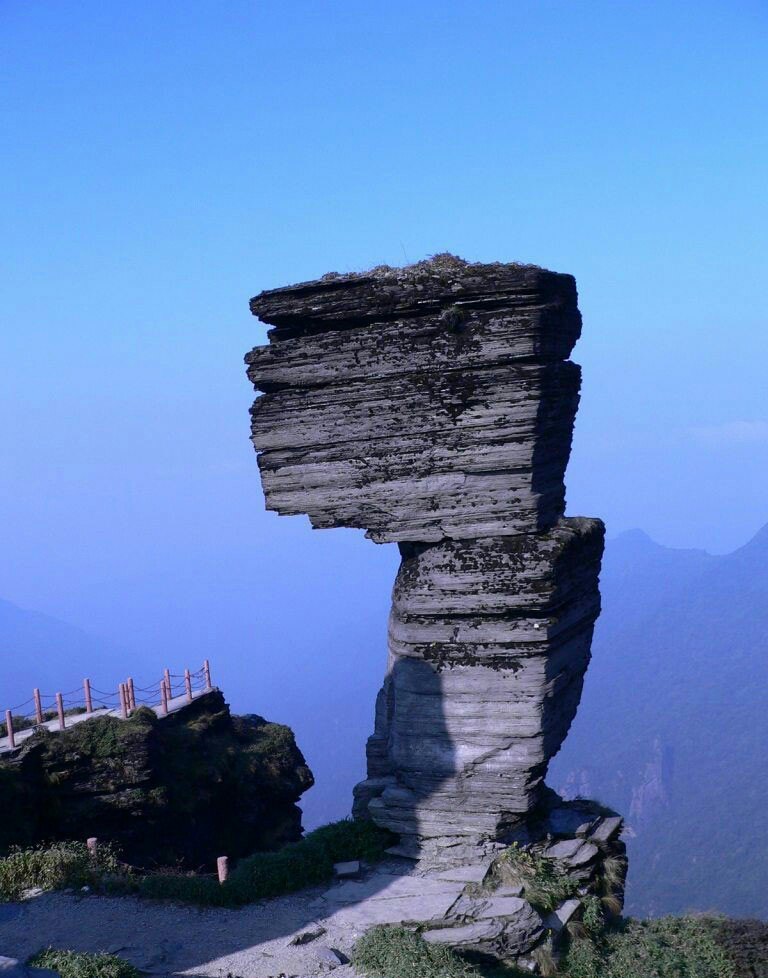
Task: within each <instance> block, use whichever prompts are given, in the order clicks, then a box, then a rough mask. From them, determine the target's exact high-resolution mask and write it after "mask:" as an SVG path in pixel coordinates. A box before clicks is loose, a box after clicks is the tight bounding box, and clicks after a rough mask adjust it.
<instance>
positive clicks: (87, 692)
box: [83, 679, 93, 713]
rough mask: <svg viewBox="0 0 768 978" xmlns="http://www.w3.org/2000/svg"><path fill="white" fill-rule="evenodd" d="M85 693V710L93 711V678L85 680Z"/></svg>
mask: <svg viewBox="0 0 768 978" xmlns="http://www.w3.org/2000/svg"><path fill="white" fill-rule="evenodd" d="M83 693H85V712H86V713H93V699H92V697H91V680H90V679H84V680H83Z"/></svg>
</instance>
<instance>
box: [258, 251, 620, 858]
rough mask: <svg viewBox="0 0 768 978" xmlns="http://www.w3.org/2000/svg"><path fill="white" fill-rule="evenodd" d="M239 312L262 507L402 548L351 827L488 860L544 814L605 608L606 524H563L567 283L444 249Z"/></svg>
mask: <svg viewBox="0 0 768 978" xmlns="http://www.w3.org/2000/svg"><path fill="white" fill-rule="evenodd" d="M251 309H252V311H253V313H254V314H255V315H257V316H258V317H259V318H260V319H261V320H262V321H264V322H265V323H268V324H270V325H271V326H272V327H273V328H272V329H271V330H270V333H269V340H270V342H269V345H268V346H262V347H257V348H256V349H254V350H252V351H251V353H249V354H248V356H247V357H246V362H247V364H248V376H249V378H250V379H251V381H252V382H253V384H254V386H255V387H256V389H257V390H259V391H262V392H263V394H262V396H261V397H259V398H258V399H257V400H256V403H255V404H254V407H253V411H252V416H253V442H254V445H255V447H256V450H257V451H258V453H259V459H258V461H259V469H260V471H261V479H262V484H263V487H264V493H265V496H266V501H267V507H268V508H269V509H273V510H277V511H278V512H279V513H283V514H292V513H306V514H308V515H309V518H310V520H311V522H312V525H313V526H315V527H335V526H345V527H361V528H364V529H366V530H367V534H368V536H369V537H371V539H373V540H374V541H376V542H378V543H384V542H397V543H398V544H399V546H400V551H401V555H402V564H401V567H400V571H399V573H398V576H397V580H396V582H395V588H394V596H393V603H392V613H391V618H390V627H389V663H388V668H387V674H386V679H385V681H384V687H383V689H382V691H381V693H380V694H379V698H378V702H377V706H376V721H375V732H374V734H373V736H372V737H371V738H370V740H369V743H368V778H367V780H366V781H364V782H363V783H362V784H360V785H358V787H357V788H356V790H355V814H356V815H357V816H358V817H370V818H372V819H373V820H374V821H375V822H376V823H378V824H379V825H382V826H385V827H387V828H390V829H392V830H393V831H395V832H397V833H399V835H400V837H401V847H400V851H401V852H403V853H404V854H409V855H412V856H421V857H425V854H426V855H428V856H429V858H430V859H432V860H434V861H437V862H438V863H442V864H444V865H445V864H450V863H452V862H453V863H456V862H460V861H462V860H464V861H466V859H467V858H468V853H470V852H474V853H477V852H478V851H484V850H485V851H488V850H490V851H493V850H494V848H495V847H498V846H499V844H500V843H504V842H505V841H507V840H510V839H512V838H517V837H519V834H520V832H521V831H523V830H524V827H525V826H526V825H527V824H529V823H531V822H532V820H534V821H535V819H536V818H539V819H540V818H541V812H542V810H543V808H546V806H547V805H549V806H550V808H551V807H552V805H553V804H554V802H552V800H551V795H549V794H548V793H547V791H546V789H545V788H544V785H543V779H544V776H545V773H546V769H547V764H548V762H549V760H550V758H551V757H552V756H553V755H554V754H555V753H556V752H557V751H558V750H559V748H560V745H561V744H562V742H563V738H564V737H565V735H566V733H567V732H568V728H569V726H570V724H571V722H572V720H573V717H574V715H575V712H576V709H577V706H578V703H579V699H580V696H581V689H582V682H583V678H584V673H585V670H586V668H587V664H588V662H589V657H590V644H591V639H592V630H593V626H594V622H595V619H596V618H597V615H598V613H599V609H600V597H599V590H598V574H599V570H600V559H601V555H602V549H603V526H602V523H601V522H600V521H599V520H591V519H582V518H576V519H574V518H570V519H567V518H564V515H563V514H564V510H565V487H564V481H563V479H564V473H565V468H566V465H567V463H568V457H569V454H570V447H571V436H572V431H573V423H574V419H575V415H576V409H577V406H578V401H579V386H580V370H579V367H578V366H577V365H576V364H574V363H572V362H571V361H570V360H569V359H568V357H569V356H570V353H571V350H572V349H573V346H574V343H575V342H576V340H577V339H578V337H579V333H580V329H581V316H580V314H579V311H578V306H577V296H576V283H575V281H574V279H573V277H572V276H570V275H562V274H558V273H555V272H550V271H546V270H544V269H541V268H537V267H534V266H530V265H520V264H470V263H467V262H464V261H462V260H461V259H458V258H455V257H453V256H450V255H439V256H436V257H435V258H433V259H430V260H427V261H423V262H419V263H418V264H416V265H412V266H409V267H407V268H402V269H392V268H388V267H382V268H376V269H373V270H372V271H370V272H366V273H362V274H349V275H336V274H330V275H326V276H324V277H323V278H322V279H319V280H317V281H313V282H306V283H303V284H300V285H294V286H289V287H287V288H281V289H274V290H270V291H268V292H263V293H261V295H259V296H257V297H256V298H254V299H253V300H252V301H251Z"/></svg>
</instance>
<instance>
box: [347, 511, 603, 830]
mask: <svg viewBox="0 0 768 978" xmlns="http://www.w3.org/2000/svg"><path fill="white" fill-rule="evenodd" d="M602 546H603V527H602V524H601V523H600V522H599V521H597V520H586V519H569V520H565V519H564V520H562V521H561V522H560V523H558V525H557V526H556V527H555V528H553V529H552V530H550V531H549V532H548V533H546V534H527V535H519V536H515V537H497V538H486V539H481V540H474V541H469V540H461V541H445V542H443V543H441V544H435V545H432V546H426V547H413V546H403V548H402V549H403V550H404V557H403V562H402V564H401V567H400V572H399V574H398V577H397V580H396V582H395V588H394V595H393V602H392V612H391V615H390V626H389V649H390V652H389V669H388V675H387V679H386V681H385V684H384V688H383V690H382V693H381V694H380V697H379V704H378V708H377V711H376V730H375V733H374V735H373V737H371V739H370V741H369V745H368V757H369V778H368V780H367V781H366V782H364V783H363V784H362V785H360V786H358V789H357V798H358V805H357V810H358V812H360V813H362V811H363V810H364V809H365V808H366V807H367V808H368V811H369V812H370V813H371V814H372V815H373V817H374V818H375V819H376V821H377V822H378V823H379V824H381V825H385V826H386V827H387V828H390V829H392V830H393V831H396V832H399V833H401V834H403V835H405V836H410V837H411V838H412V839H414V840H418V842H419V844H421V845H423V843H424V842H425V840H428V839H434V838H437V839H441V840H442V843H443V844H444V845H445V844H447V843H448V842H449V841H450V843H451V844H453V845H457V844H460V842H461V839H462V837H467V836H469V837H475V836H477V835H478V834H480V835H482V836H483V837H485V838H488V839H496V838H501V837H503V835H504V833H505V832H506V831H508V830H509V829H510V828H511V827H512V826H513V825H515V824H516V822H517V821H518V820H519V816H520V815H521V814H525V813H527V812H529V811H530V810H531V809H532V808H534V807H535V806H536V804H537V803H538V801H539V790H540V787H541V785H542V780H543V777H544V773H545V771H546V764H547V762H548V760H549V758H550V757H551V756H552V755H553V754H554V753H556V752H557V750H559V748H560V745H561V743H562V741H563V739H564V737H565V735H566V733H567V731H568V728H569V727H570V724H571V721H572V720H573V717H574V715H575V713H576V708H577V706H578V702H579V699H580V696H581V688H582V682H583V677H584V672H585V670H586V667H587V664H588V662H589V654H590V644H591V639H592V630H593V626H594V622H595V619H596V617H597V615H598V613H599V593H598V590H597V576H598V572H599V567H600V555H601V553H602Z"/></svg>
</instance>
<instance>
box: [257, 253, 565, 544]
mask: <svg viewBox="0 0 768 978" xmlns="http://www.w3.org/2000/svg"><path fill="white" fill-rule="evenodd" d="M427 264H428V263H427ZM416 269H417V270H416V271H411V272H410V274H408V273H407V270H406V271H405V272H403V273H402V274H401V275H400V276H399V277H395V276H392V277H390V276H389V275H387V274H382V275H379V276H376V275H371V276H345V277H343V278H339V279H331V280H329V281H325V280H321V281H319V282H315V283H306V284H305V285H301V286H294V287H292V288H289V289H277V290H273V291H271V292H265V293H262V294H261V295H260V296H257V298H255V299H254V300H252V303H251V307H252V309H253V310H254V312H256V314H257V315H259V316H260V317H261V318H262V319H263V320H264V321H265V322H268V323H276V324H278V325H277V328H276V329H274V330H272V332H271V334H270V339H271V344H270V346H268V347H257V348H256V349H254V350H253V351H252V352H251V353H250V354H249V355H248V357H247V358H246V359H247V362H248V365H249V370H248V375H249V377H250V379H251V380H252V381H253V383H254V385H255V386H256V387H257V389H259V390H262V391H264V392H265V396H264V397H262V398H259V399H258V400H257V401H256V404H255V405H254V408H253V412H252V415H253V429H252V430H253V441H254V445H255V446H256V448H257V450H258V451H259V468H260V470H261V478H262V484H263V486H264V493H265V496H266V499H267V507H268V508H270V509H275V510H277V511H278V512H280V513H283V514H296V513H307V514H308V515H309V517H310V520H311V522H312V525H313V526H315V527H331V526H355V527H363V528H365V529H367V530H368V535H369V536H371V537H372V538H373V539H374V540H376V541H377V542H379V543H383V542H387V541H401V540H411V541H420V542H423V541H437V540H441V539H444V538H445V537H451V538H452V539H459V538H473V537H478V536H493V535H497V534H510V533H519V532H525V531H527V530H530V529H534V530H537V529H545V528H547V527H548V526H551V525H552V524H553V523H554V522H556V520H557V519H558V518H559V517H560V516H561V515H562V513H563V511H564V506H565V499H564V489H563V474H564V471H565V466H566V464H567V461H568V455H569V452H570V445H571V435H572V430H573V421H574V417H575V414H576V408H577V406H578V397H579V384H580V375H579V368H578V367H577V366H576V365H575V364H572V363H570V362H565V361H564V357H567V356H568V354H569V352H570V350H571V348H572V346H573V344H574V342H575V341H576V339H577V337H578V335H579V329H580V322H581V321H580V316H579V313H578V308H577V306H576V290H575V285H574V282H573V279H572V278H571V276H568V275H557V274H555V273H552V272H545V271H543V270H541V269H534V268H529V267H526V266H515V265H511V266H466V265H464V264H462V263H458V264H457V263H456V262H447V263H446V262H444V263H442V264H441V263H439V262H438V263H437V266H436V268H435V269H434V270H432V271H430V270H429V269H427V270H426V271H424V270H423V269H420V268H419V266H416ZM483 270H488V271H483ZM384 317H386V318H384ZM382 319H384V321H381V320H382Z"/></svg>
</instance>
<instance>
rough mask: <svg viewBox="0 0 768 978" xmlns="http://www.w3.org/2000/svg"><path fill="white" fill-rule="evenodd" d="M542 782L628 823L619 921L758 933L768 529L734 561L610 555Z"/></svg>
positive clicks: (767, 906) (633, 539)
mask: <svg viewBox="0 0 768 978" xmlns="http://www.w3.org/2000/svg"><path fill="white" fill-rule="evenodd" d="M601 586H602V592H603V605H604V612H603V615H602V617H601V619H600V621H599V622H598V627H597V630H596V634H595V642H594V650H593V651H594V658H593V661H592V665H591V666H590V670H589V672H588V674H587V682H586V687H585V692H584V698H583V701H582V705H581V708H580V710H579V714H578V716H577V718H576V721H575V722H574V725H573V728H572V731H571V733H570V735H569V737H568V739H567V740H566V742H565V746H564V747H563V750H562V751H561V753H560V755H558V757H557V758H556V759H555V761H554V762H553V764H552V767H551V771H550V777H549V782H550V784H552V785H553V787H555V788H557V789H559V790H561V791H562V792H564V793H566V794H568V795H570V796H574V795H576V794H583V795H586V796H588V797H594V798H598V799H600V800H601V801H604V802H605V803H606V804H609V805H611V806H614V807H616V808H617V809H618V810H619V811H622V812H624V813H625V814H626V815H627V820H628V825H629V833H630V834H634V837H632V838H630V839H629V848H630V877H629V886H628V909H629V911H630V912H632V913H636V914H660V913H669V912H671V913H678V912H681V911H684V910H688V909H700V910H719V911H722V912H724V913H728V914H731V915H734V916H759V917H762V918H768V888H767V887H766V881H767V880H768V527H766V528H764V529H763V530H762V531H761V532H760V533H758V535H757V536H756V537H755V538H754V539H753V540H752V541H751V542H750V543H749V544H747V545H746V546H745V547H742V548H741V549H740V550H737V551H736V552H735V553H732V554H729V555H727V556H722V557H714V556H711V555H709V554H706V553H704V552H703V551H696V550H671V549H667V548H665V547H661V546H659V545H657V544H655V543H653V541H651V540H650V539H649V538H648V537H646V536H645V535H644V534H642V533H640V532H639V531H633V532H631V533H628V534H624V535H623V536H621V537H619V538H618V539H616V540H614V541H612V542H610V543H609V544H608V548H607V552H606V558H605V563H604V570H603V574H602V580H601Z"/></svg>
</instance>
